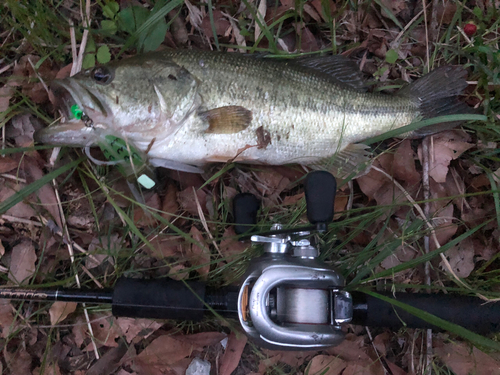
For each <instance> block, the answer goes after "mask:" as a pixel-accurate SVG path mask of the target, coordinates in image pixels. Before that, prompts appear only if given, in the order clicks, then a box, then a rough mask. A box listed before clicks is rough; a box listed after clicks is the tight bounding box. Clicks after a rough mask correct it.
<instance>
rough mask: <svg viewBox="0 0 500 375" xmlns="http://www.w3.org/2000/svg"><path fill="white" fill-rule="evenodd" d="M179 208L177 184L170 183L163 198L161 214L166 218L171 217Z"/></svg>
mask: <svg viewBox="0 0 500 375" xmlns="http://www.w3.org/2000/svg"><path fill="white" fill-rule="evenodd" d="M178 210H179V203H177V187H176V186H175V184H172V183H170V184H168V186H167V191H166V192H165V195H164V196H163V198H162V206H161V216H162V217H163V218H164V219H166V220H171V218H172V217H173V216H174V215H175V214H176V212H177V211H178Z"/></svg>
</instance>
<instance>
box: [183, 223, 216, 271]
mask: <svg viewBox="0 0 500 375" xmlns="http://www.w3.org/2000/svg"><path fill="white" fill-rule="evenodd" d="M189 235H190V236H191V238H192V239H193V240H195V241H196V242H197V243H198V244H199V245H197V244H194V243H192V244H191V247H190V248H189V251H188V252H187V253H186V258H187V259H188V260H189V261H190V262H191V264H192V265H193V266H198V268H197V269H196V272H198V273H199V274H200V275H201V276H202V278H206V276H207V275H208V273H209V272H210V250H209V249H208V247H207V244H206V242H205V239H204V238H203V234H202V233H201V232H200V231H199V230H198V228H196V227H195V226H192V227H191V230H190V231H189Z"/></svg>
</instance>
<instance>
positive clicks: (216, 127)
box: [200, 105, 252, 134]
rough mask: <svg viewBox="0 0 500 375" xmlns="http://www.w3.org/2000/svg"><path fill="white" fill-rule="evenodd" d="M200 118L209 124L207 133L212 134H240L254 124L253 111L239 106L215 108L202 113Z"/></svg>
mask: <svg viewBox="0 0 500 375" xmlns="http://www.w3.org/2000/svg"><path fill="white" fill-rule="evenodd" d="M200 116H201V117H202V118H204V119H205V120H207V121H208V124H209V127H208V129H207V130H205V133H212V134H234V133H239V132H240V131H242V130H245V129H246V128H247V127H248V125H250V123H251V122H252V111H250V110H248V109H246V108H244V107H241V106H237V105H229V106H225V107H218V108H213V109H210V110H208V111H205V112H201V113H200Z"/></svg>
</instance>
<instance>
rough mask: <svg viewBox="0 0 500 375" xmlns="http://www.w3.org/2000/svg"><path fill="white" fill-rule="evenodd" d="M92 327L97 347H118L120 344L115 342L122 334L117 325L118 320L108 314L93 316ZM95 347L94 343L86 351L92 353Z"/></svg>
mask: <svg viewBox="0 0 500 375" xmlns="http://www.w3.org/2000/svg"><path fill="white" fill-rule="evenodd" d="M90 321H91V324H90V325H91V326H92V331H93V333H94V341H95V343H96V344H97V347H101V346H110V347H116V346H118V343H117V342H116V341H115V340H116V339H117V338H118V337H120V335H121V332H120V328H119V326H118V324H117V323H116V318H114V317H112V316H108V315H106V314H104V313H103V314H93V315H92V316H91V319H90ZM93 349H94V346H93V345H92V343H90V344H89V345H87V347H86V348H85V349H84V351H87V352H88V351H92V350H93Z"/></svg>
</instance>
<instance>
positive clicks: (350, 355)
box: [326, 333, 371, 362]
mask: <svg viewBox="0 0 500 375" xmlns="http://www.w3.org/2000/svg"><path fill="white" fill-rule="evenodd" d="M326 351H327V352H328V354H331V355H334V356H340V358H342V359H345V360H346V361H348V362H357V361H362V362H367V361H369V362H371V360H370V357H369V356H368V354H366V351H365V346H364V339H363V337H361V336H356V335H354V334H352V333H348V334H347V335H346V337H345V340H344V341H342V342H341V343H340V345H337V346H334V347H332V348H328V349H327V350H326Z"/></svg>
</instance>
